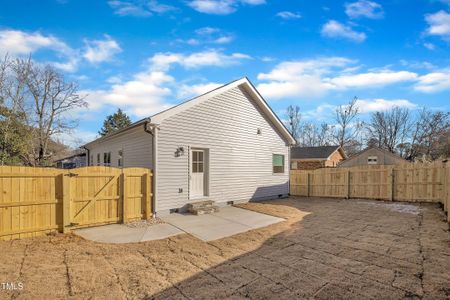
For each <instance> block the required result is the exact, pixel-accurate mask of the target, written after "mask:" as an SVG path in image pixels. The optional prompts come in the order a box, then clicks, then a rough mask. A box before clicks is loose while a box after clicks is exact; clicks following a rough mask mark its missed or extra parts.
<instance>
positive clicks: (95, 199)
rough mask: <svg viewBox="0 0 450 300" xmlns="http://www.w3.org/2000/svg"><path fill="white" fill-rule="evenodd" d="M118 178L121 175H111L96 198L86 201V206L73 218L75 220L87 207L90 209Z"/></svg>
mask: <svg viewBox="0 0 450 300" xmlns="http://www.w3.org/2000/svg"><path fill="white" fill-rule="evenodd" d="M117 178H119V175H114V176H111V178H110V179H109V181H108V182H107V183H106V184H105V185H104V186H103V187H102V188H101V189H100V190H99V191H98V192H97V193H96V194H95V195H94V198H93V199H91V200H89V202H88V203H86V205H85V206H83V208H82V209H80V210H79V211H78V212H77V213H76V215H75V216H74V217H73V219H74V220H75V219H76V218H77V217H78V216H79V215H80V214H81V213H82V212H83V211H84V210H85V209H88V208H89V207H91V206H92V205H94V204H95V202H96V201H97V200H98V199H100V197H101V196H102V192H103V191H104V190H106V188H108V187H110V186H111V185H112V184H113V183H114V182H115V181H116V180H117Z"/></svg>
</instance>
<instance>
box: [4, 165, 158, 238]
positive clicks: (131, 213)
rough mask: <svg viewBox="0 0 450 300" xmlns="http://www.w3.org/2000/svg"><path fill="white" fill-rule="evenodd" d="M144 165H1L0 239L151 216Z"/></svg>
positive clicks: (149, 176)
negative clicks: (68, 168) (59, 166)
mask: <svg viewBox="0 0 450 300" xmlns="http://www.w3.org/2000/svg"><path fill="white" fill-rule="evenodd" d="M151 187H152V173H151V170H149V169H144V168H125V169H117V168H110V167H85V168H78V169H72V170H61V169H53V168H31V167H9V166H2V167H0V240H10V239H16V238H23V237H32V236H37V235H43V234H46V233H49V232H55V231H59V232H67V231H70V230H71V229H75V228H80V227H89V226H95V225H101V224H110V223H120V222H128V221H132V220H138V219H143V218H146V219H148V218H150V217H151V216H152V206H151V205H152V202H151V198H152V192H151Z"/></svg>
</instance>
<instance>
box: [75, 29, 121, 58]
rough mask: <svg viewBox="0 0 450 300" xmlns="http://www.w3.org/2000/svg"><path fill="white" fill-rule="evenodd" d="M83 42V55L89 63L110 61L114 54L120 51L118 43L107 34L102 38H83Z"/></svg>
mask: <svg viewBox="0 0 450 300" xmlns="http://www.w3.org/2000/svg"><path fill="white" fill-rule="evenodd" d="M85 44H86V50H85V52H84V54H83V57H84V58H85V59H87V60H88V61H89V62H91V63H100V62H104V61H110V60H112V59H113V57H114V55H115V54H117V53H120V52H122V49H121V48H120V46H119V44H118V43H117V42H116V41H115V40H113V39H112V38H111V37H109V36H108V35H105V39H104V40H93V41H89V40H85Z"/></svg>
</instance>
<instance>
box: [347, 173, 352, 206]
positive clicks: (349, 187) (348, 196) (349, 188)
mask: <svg viewBox="0 0 450 300" xmlns="http://www.w3.org/2000/svg"><path fill="white" fill-rule="evenodd" d="M350 191H351V185H350V169H349V170H348V172H347V199H350Z"/></svg>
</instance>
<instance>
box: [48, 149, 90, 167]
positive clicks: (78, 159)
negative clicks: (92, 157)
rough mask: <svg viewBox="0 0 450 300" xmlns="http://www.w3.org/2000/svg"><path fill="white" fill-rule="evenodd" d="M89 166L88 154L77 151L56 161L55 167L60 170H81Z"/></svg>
mask: <svg viewBox="0 0 450 300" xmlns="http://www.w3.org/2000/svg"><path fill="white" fill-rule="evenodd" d="M86 165H87V159H86V153H85V152H84V151H79V150H75V151H74V152H73V153H72V154H70V155H68V156H65V157H63V158H60V159H58V160H55V166H56V167H57V168H60V169H74V168H81V167H85V166H86Z"/></svg>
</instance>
